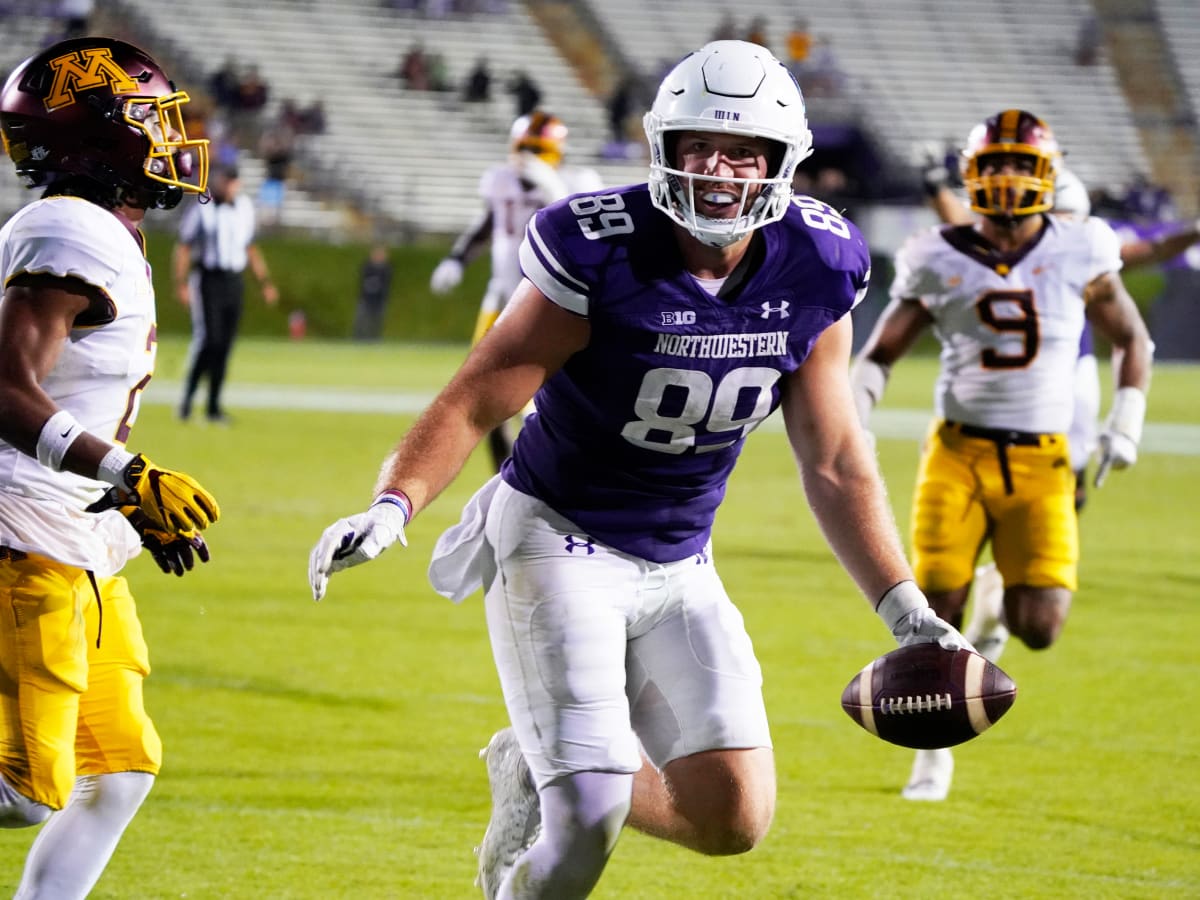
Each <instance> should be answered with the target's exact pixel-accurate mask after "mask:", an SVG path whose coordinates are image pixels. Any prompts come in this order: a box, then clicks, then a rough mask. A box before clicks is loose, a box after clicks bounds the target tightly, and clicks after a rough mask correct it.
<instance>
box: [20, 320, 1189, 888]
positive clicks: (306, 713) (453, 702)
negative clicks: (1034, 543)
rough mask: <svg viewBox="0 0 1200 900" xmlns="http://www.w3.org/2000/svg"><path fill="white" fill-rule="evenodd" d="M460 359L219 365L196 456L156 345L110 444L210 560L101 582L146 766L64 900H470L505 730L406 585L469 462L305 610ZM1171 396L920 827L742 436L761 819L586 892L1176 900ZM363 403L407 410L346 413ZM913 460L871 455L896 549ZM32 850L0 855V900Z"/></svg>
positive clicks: (860, 633)
mask: <svg viewBox="0 0 1200 900" xmlns="http://www.w3.org/2000/svg"><path fill="white" fill-rule="evenodd" d="M464 350H465V348H464V347H461V346H435V345H398V344H392V345H385V346H372V347H367V348H363V347H357V346H351V345H347V344H333V343H330V344H316V343H312V342H306V343H297V344H293V343H287V342H273V343H272V342H255V341H246V342H243V343H242V344H240V345H239V346H238V348H237V351H236V354H235V359H234V363H233V370H232V373H231V381H232V388H237V389H239V391H240V392H239V393H234V394H231V402H230V406H231V411H232V413H233V415H234V416H235V417H236V420H235V423H234V426H233V427H232V428H228V429H222V428H213V427H206V426H204V425H200V424H192V425H181V424H179V423H178V422H176V421H175V420H174V419H173V417H172V404H173V402H174V400H175V395H174V392H173V391H172V390H171V389H170V387H169V383H170V382H171V381H173V380H175V379H177V378H178V377H179V374H180V372H181V369H182V354H183V346H182V344H181V343H180V342H179V341H177V340H176V341H170V342H167V343H165V344H164V346H163V348H162V355H161V362H160V366H159V378H160V380H161V381H163V382H167V383H168V387H167V388H166V389H164V390H162V391H161V392H159V393H154V392H152V393H150V394H148V397H147V399H148V402H147V404H146V405H145V406H144V407H143V411H142V417H141V419H140V421H139V423H138V426H137V428H136V429H135V432H134V438H135V440H133V441H132V442H131V447H132V448H133V449H141V450H145V451H146V452H148V453H149V454H150V455H151V456H152V457H153V458H154V459H155V460H156V461H159V462H161V463H163V464H165V465H169V466H172V467H176V468H180V469H184V470H186V471H188V472H190V473H192V474H194V475H196V476H197V477H199V478H200V479H201V480H202V481H203V482H204V483H205V484H206V485H207V486H209V487H210V488H211V489H212V490H213V491H214V492H215V493H216V494H217V496H218V498H219V499H220V502H221V507H222V517H221V521H220V522H219V523H218V524H217V525H216V526H215V527H214V528H213V529H212V531H211V533H210V537H209V541H210V544H211V546H212V548H213V560H212V562H211V563H210V564H209V565H207V566H205V567H203V568H202V569H200V570H197V571H195V572H193V573H191V574H190V575H188V576H187V577H186V578H183V579H175V578H172V577H169V576H164V575H162V574H160V573H159V572H158V570H157V569H156V568H155V567H154V566H153V564H152V563H151V562H150V561H149V560H148V559H145V558H139V559H137V560H135V561H134V562H133V563H132V564H131V566H130V568H129V569H128V570H127V574H129V575H130V578H131V581H132V582H133V585H134V589H135V594H136V595H137V596H138V598H139V603H140V607H141V611H142V618H143V621H144V624H145V628H146V632H147V637H148V639H149V641H150V646H151V656H152V661H153V663H154V673H153V675H152V676H151V679H150V680H149V682H148V684H147V700H148V704H149V706H150V709H151V712H152V714H153V715H154V718H155V721H156V723H157V725H158V728H159V730H160V732H161V733H162V736H163V740H164V743H165V745H166V763H165V766H164V768H163V772H162V775H161V776H160V778H159V779H158V783H157V785H156V787H155V790H154V791H153V792H152V794H151V796H150V798H149V799H148V800H147V802H146V805H145V806H144V807H143V809H142V811H141V813H140V814H139V815H138V817H137V818H136V819H135V820H134V822H133V824H132V825H131V826H130V828H129V830H128V832H127V834H126V836H125V839H124V841H123V842H122V844H121V846H120V847H119V848H118V850H117V853H116V855H115V857H114V858H113V860H112V863H111V864H110V866H109V868H108V871H107V872H106V874H105V875H104V877H103V878H102V880H101V881H100V884H99V885H98V886H97V888H96V891H95V892H94V894H93V896H94V897H96V898H123V900H124V898H137V900H143V898H145V900H151V898H153V900H159V898H163V900H165V898H189V900H214V898H296V900H317V898H320V900H328V898H351V897H353V898H371V900H374V898H459V897H472V896H477V894H476V891H475V889H474V888H473V887H472V883H471V882H472V878H473V876H474V857H473V855H472V853H471V848H472V847H473V846H474V845H475V844H476V843H478V841H479V838H480V837H481V835H482V831H483V827H484V825H485V823H486V821H487V817H488V813H489V798H488V788H487V781H486V777H485V773H484V769H483V765H482V764H481V763H480V761H479V760H478V759H477V758H476V752H477V750H478V748H479V747H481V746H482V745H483V744H484V742H485V741H486V740H487V738H488V736H489V735H490V734H491V733H492V732H493V731H494V730H496V729H497V728H499V727H501V726H502V725H504V724H505V722H506V717H505V712H504V708H503V705H502V703H501V699H500V695H499V689H498V685H497V682H496V677H495V673H494V671H493V668H492V662H491V656H490V652H489V650H488V646H487V639H486V632H485V627H484V622H483V608H482V603H481V602H480V598H479V597H478V596H476V597H473V598H471V599H469V600H467V601H466V602H465V603H464V604H462V605H461V606H455V605H453V604H451V603H449V602H448V601H446V600H444V599H442V598H441V597H438V596H437V595H435V594H434V593H433V591H432V589H431V588H430V587H429V585H428V582H427V581H426V578H425V569H426V565H427V563H428V559H429V554H430V551H431V549H432V547H433V543H434V541H435V540H436V538H437V536H438V534H439V533H440V531H441V530H442V528H443V527H445V526H447V525H449V524H451V523H452V522H453V521H455V520H456V519H457V516H458V513H459V509H460V507H461V505H462V503H463V501H465V500H466V498H467V497H468V496H469V495H470V493H471V492H472V491H473V490H474V488H475V487H476V486H478V484H479V483H481V482H482V481H483V480H484V479H485V478H486V477H487V476H488V475H489V474H490V473H489V468H488V463H487V457H486V454H485V453H484V452H483V451H482V450H481V451H479V452H477V453H476V455H475V456H474V457H473V458H472V460H471V462H470V464H469V465H468V467H467V469H466V470H465V471H464V473H463V475H462V476H461V477H460V479H459V480H458V481H457V482H456V483H455V484H454V486H453V487H452V488H451V489H450V490H449V491H448V492H447V494H446V495H445V496H443V497H442V498H441V499H440V500H439V501H438V502H437V503H436V504H435V505H434V506H433V507H431V508H430V509H429V510H427V511H426V512H425V513H423V514H422V515H421V517H420V518H419V519H418V520H417V521H416V522H415V523H414V524H413V526H412V528H411V529H410V533H409V539H410V544H409V546H408V548H407V549H399V548H397V549H394V550H392V551H391V552H389V553H388V554H387V555H386V556H385V557H383V558H382V559H380V560H379V561H377V562H375V563H373V564H371V565H368V566H365V567H361V568H359V569H355V570H352V571H349V572H347V573H344V574H341V575H338V576H337V577H336V578H334V580H333V581H332V584H331V588H330V593H329V596H328V597H327V598H326V599H325V601H323V602H322V603H320V604H314V603H313V602H312V600H311V598H310V594H309V590H308V585H307V580H306V566H307V557H308V552H309V549H310V547H311V546H312V544H313V543H314V541H315V540H316V538H317V537H318V535H319V534H320V533H321V531H322V529H323V528H324V527H325V526H326V525H327V524H329V523H330V522H331V521H333V520H334V519H335V518H337V517H339V516H342V515H347V514H349V513H352V512H357V511H359V510H360V509H361V508H362V507H363V505H364V504H365V503H366V502H367V501H368V500H369V499H370V493H371V487H372V483H373V481H374V477H375V473H376V471H377V467H378V465H379V462H380V461H381V459H382V458H383V456H384V454H385V453H386V452H387V451H388V450H389V449H390V447H391V446H392V444H393V443H394V441H395V440H396V439H397V438H398V437H399V436H400V434H401V433H402V432H403V431H404V429H405V428H406V427H407V426H408V424H409V423H410V422H411V414H410V413H408V412H406V411H404V410H406V409H409V408H417V407H419V405H420V404H421V403H422V402H423V398H425V397H426V396H427V395H428V392H430V391H432V390H433V389H435V388H436V387H437V386H438V385H439V384H440V383H442V382H443V381H444V380H445V379H446V378H447V377H448V375H449V373H450V372H451V371H452V370H453V368H454V366H456V365H457V363H458V362H459V360H460V359H461V358H462V356H463V353H464ZM932 373H933V363H932V361H931V360H921V359H912V360H908V361H905V362H904V363H902V364H901V365H900V366H898V367H897V369H896V372H895V374H894V376H893V383H892V385H891V387H890V389H889V394H888V397H887V399H886V401H885V405H884V407H883V408H882V409H881V412H882V411H883V410H886V409H890V408H903V407H909V408H917V409H927V408H928V406H929V385H930V383H931V378H932ZM1198 376H1200V369H1198V368H1197V367H1187V366H1175V367H1167V366H1163V367H1161V368H1160V370H1159V371H1158V372H1157V373H1156V376H1155V384H1154V387H1153V390H1152V392H1151V398H1150V419H1151V421H1152V423H1154V424H1155V425H1160V424H1162V423H1170V424H1171V425H1173V426H1175V427H1174V430H1173V433H1174V434H1175V435H1176V437H1182V440H1181V442H1180V443H1181V445H1182V447H1183V450H1184V451H1185V452H1173V453H1157V452H1145V453H1143V456H1142V459H1141V460H1140V461H1139V463H1138V465H1137V467H1136V468H1135V469H1134V470H1133V471H1131V472H1126V473H1118V474H1115V475H1113V476H1112V478H1111V479H1110V481H1109V483H1108V484H1107V485H1106V486H1105V488H1104V489H1103V490H1102V491H1100V492H1095V493H1093V495H1092V499H1091V504H1090V505H1089V507H1088V509H1087V510H1086V512H1085V514H1084V517H1083V520H1082V536H1083V562H1082V567H1081V586H1080V591H1079V593H1078V595H1077V597H1076V605H1075V609H1074V611H1073V613H1072V616H1071V619H1070V622H1069V624H1068V627H1067V629H1066V632H1065V634H1064V636H1063V638H1062V640H1061V641H1060V642H1059V644H1058V645H1057V646H1055V647H1053V648H1052V649H1050V650H1049V651H1045V652H1040V653H1034V652H1032V651H1029V650H1027V649H1026V648H1024V647H1023V646H1017V645H1010V647H1009V650H1008V652H1007V653H1006V655H1005V656H1004V658H1003V660H1002V665H1003V666H1004V668H1005V669H1006V670H1007V671H1008V672H1009V673H1010V674H1011V675H1012V676H1013V678H1014V679H1015V680H1016V681H1017V683H1018V685H1019V688H1020V692H1019V697H1018V700H1017V703H1016V704H1015V706H1014V707H1013V709H1012V710H1011V712H1009V714H1008V715H1007V717H1006V718H1005V719H1004V720H1003V721H1001V722H1000V723H999V724H997V726H996V727H995V728H994V729H993V730H992V731H990V732H988V733H987V734H986V735H984V736H982V737H981V738H979V739H978V740H976V741H974V742H972V743H970V744H968V745H965V746H964V747H962V748H961V749H960V751H959V752H958V754H957V761H958V771H957V774H956V780H955V788H954V791H953V792H952V794H951V796H950V799H948V800H947V801H946V802H945V803H941V804H912V803H908V802H906V801H903V800H901V799H900V797H899V793H898V791H899V787H900V785H901V784H902V782H903V781H904V779H905V778H906V776H907V774H908V769H909V764H910V760H911V757H910V753H909V751H906V750H902V749H900V748H896V747H892V746H890V745H888V744H885V743H882V742H880V741H878V740H876V739H874V738H872V737H870V736H869V735H867V734H866V733H865V732H863V731H862V730H860V729H858V728H857V727H856V726H854V725H853V724H852V723H851V721H850V720H849V719H848V718H847V717H846V715H845V714H844V713H843V712H842V711H841V709H840V708H839V705H838V699H839V696H840V693H841V690H842V687H843V686H844V685H845V683H846V682H847V681H848V680H849V679H850V677H851V676H852V675H853V673H854V672H856V671H857V670H858V669H859V668H860V667H861V666H862V665H864V664H865V663H866V662H867V661H868V660H870V659H871V658H873V657H874V656H877V655H879V654H880V653H883V652H885V651H886V650H889V649H891V647H892V641H891V637H890V636H889V635H888V634H887V632H886V631H885V630H884V628H883V627H882V625H881V624H880V622H879V621H878V619H877V618H876V617H875V616H874V615H873V614H872V613H871V611H870V609H869V608H868V606H867V604H866V603H865V602H864V601H863V600H862V599H861V597H859V596H858V595H857V594H856V592H855V590H854V589H853V587H852V586H851V584H850V582H849V580H848V579H847V578H846V577H845V576H844V575H843V574H842V572H841V570H840V568H839V567H838V565H837V564H836V563H835V562H834V561H833V559H832V558H831V556H830V553H829V552H828V550H827V548H826V546H825V544H824V542H823V540H822V539H821V537H820V536H819V534H818V532H817V529H816V527H815V525H814V523H813V521H812V517H811V515H810V513H809V512H808V509H807V506H806V504H805V502H804V499H803V495H802V493H801V491H800V487H799V484H798V480H797V477H796V473H795V470H794V465H793V463H792V460H791V456H790V453H789V451H788V450H787V447H786V444H785V441H784V438H783V435H782V434H781V433H780V432H779V431H778V430H777V429H775V430H773V429H769V428H764V429H762V431H761V433H759V434H757V435H755V436H754V438H753V439H752V440H751V441H750V444H749V447H748V449H747V451H746V454H745V456H744V458H743V460H742V463H741V466H740V468H739V470H738V471H737V473H736V474H735V476H734V480H733V483H732V485H731V489H730V492H729V499H728V501H727V502H726V504H725V506H724V507H723V509H722V511H721V513H720V515H719V517H718V520H717V529H716V542H715V543H716V552H717V554H718V556H719V560H720V566H721V569H722V572H723V576H724V579H725V581H726V583H727V585H728V586H729V589H730V591H731V593H732V594H733V596H734V598H735V600H736V601H737V602H738V603H739V605H740V607H741V609H742V611H743V612H744V614H745V616H746V619H747V622H748V626H749V628H750V631H751V634H752V636H753V637H754V638H755V642H756V648H757V651H758V655H759V658H760V659H761V661H762V664H763V668H764V670H765V674H766V694H767V704H768V708H769V710H770V713H771V715H772V722H773V730H774V738H775V747H776V757H777V764H778V769H779V801H778V812H777V816H776V820H775V823H774V825H773V828H772V830H771V833H770V835H769V836H768V838H767V839H766V841H765V842H764V843H763V844H762V846H761V847H759V848H758V849H756V850H755V851H754V852H753V853H750V854H748V855H745V856H742V857H736V858H726V859H716V860H711V859H705V858H702V857H699V856H695V855H692V854H689V853H687V852H685V851H683V850H679V849H677V848H675V847H673V846H669V845H666V844H663V843H660V842H656V841H653V840H650V839H648V838H645V837H643V836H642V835H640V834H637V833H635V832H632V831H627V832H626V833H625V834H624V835H623V836H622V838H621V842H620V844H619V845H618V847H617V850H616V852H615V854H614V856H613V859H612V861H611V863H610V865H609V868H608V870H607V871H606V873H605V875H604V877H603V879H602V881H601V883H600V886H599V887H598V889H597V890H596V892H595V895H594V896H596V897H597V898H647V900H659V898H664V900H665V898H692V897H703V898H731V900H732V898H792V897H819V898H941V897H946V898H950V897H955V898H957V897H977V898H1027V897H1035V898H1064V897H1072V898H1075V897H1078V898H1083V897H1086V898H1175V897H1178V898H1184V897H1197V896H1200V728H1198V727H1197V725H1196V721H1197V720H1196V718H1195V716H1196V709H1197V708H1198V706H1200V686H1198V683H1200V665H1198V663H1197V660H1198V658H1200V657H1198V655H1197V649H1196V648H1197V646H1198V644H1200V603H1198V602H1197V600H1198V599H1200V563H1198V562H1197V556H1196V538H1197V534H1198V531H1197V527H1196V510H1197V509H1200V455H1196V452H1197V451H1196V448H1197V447H1200V440H1198V438H1200V413H1197V411H1196V406H1195V399H1194V398H1195V396H1196V384H1197V379H1198ZM251 385H254V386H256V387H261V388H263V389H262V390H258V391H257V392H249V391H248V388H249V386H251ZM267 386H274V387H275V389H276V390H275V391H274V392H272V391H271V390H267V389H266V387H267ZM288 386H292V387H291V389H290V390H281V389H280V388H286V387H288ZM295 386H301V387H300V388H297V387H295ZM318 389H319V390H318ZM239 396H241V397H243V398H244V401H243V402H241V403H239V400H238V397H239ZM363 396H365V397H367V398H368V399H370V400H373V401H377V402H379V403H384V402H386V401H389V400H395V399H396V398H397V397H399V398H401V399H404V398H407V399H406V400H404V402H402V403H399V404H398V405H397V407H396V408H397V410H398V411H395V412H375V413H361V412H347V411H343V410H348V409H351V408H352V402H351V401H352V400H353V399H355V398H357V399H361V398H362V397H363ZM314 397H316V398H318V399H320V400H321V402H319V403H317V402H314V403H310V404H309V407H310V408H281V407H283V406H284V405H285V404H293V403H295V402H297V401H301V400H303V399H304V398H308V399H310V400H311V399H313V398H314ZM331 410H332V411H331ZM1147 443H1148V444H1149V435H1148V441H1147ZM917 449H918V447H917V443H916V441H915V440H913V439H912V438H907V437H905V438H886V437H885V438H882V439H881V440H880V441H879V451H880V455H881V460H882V465H883V468H884V472H885V475H886V476H887V478H888V482H889V485H890V489H891V495H892V499H893V503H894V505H895V509H896V513H897V516H898V518H899V519H900V521H901V523H902V525H905V524H906V522H907V508H908V501H909V497H910V494H911V490H912V482H913V475H914V469H915V464H916V455H917ZM1147 450H1148V448H1147ZM32 837H33V833H32V832H31V831H5V832H0V894H3V895H6V896H10V895H11V894H12V892H13V890H14V889H15V887H16V882H17V879H18V877H19V872H20V867H21V863H22V859H23V856H24V853H25V851H26V849H27V847H28V845H29V842H30V841H31V839H32Z"/></svg>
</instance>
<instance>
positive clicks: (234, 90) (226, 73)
mask: <svg viewBox="0 0 1200 900" xmlns="http://www.w3.org/2000/svg"><path fill="white" fill-rule="evenodd" d="M241 80H242V77H241V72H240V71H239V69H238V63H237V60H236V59H235V58H234V57H232V56H227V57H225V62H224V63H222V64H221V68H219V69H217V71H215V72H213V74H212V77H211V78H210V79H209V81H208V90H209V93H211V94H212V96H213V100H215V101H216V102H217V105H218V106H223V107H225V108H226V109H228V108H230V107H233V106H235V105H236V104H237V95H238V84H239V83H240V82H241Z"/></svg>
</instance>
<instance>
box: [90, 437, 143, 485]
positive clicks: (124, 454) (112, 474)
mask: <svg viewBox="0 0 1200 900" xmlns="http://www.w3.org/2000/svg"><path fill="white" fill-rule="evenodd" d="M133 459H134V454H132V453H130V452H129V451H128V450H126V449H125V448H124V447H113V448H112V449H111V450H109V451H108V452H107V453H105V454H104V459H102V460H100V466H99V468H97V470H96V477H97V478H99V479H100V480H101V481H106V482H108V483H109V484H111V485H113V486H114V487H119V488H128V487H129V485H128V484H126V482H125V470H126V469H127V468H129V464H130V463H131V462H133Z"/></svg>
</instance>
